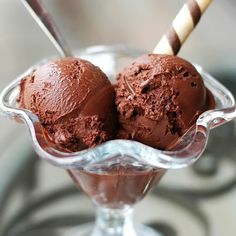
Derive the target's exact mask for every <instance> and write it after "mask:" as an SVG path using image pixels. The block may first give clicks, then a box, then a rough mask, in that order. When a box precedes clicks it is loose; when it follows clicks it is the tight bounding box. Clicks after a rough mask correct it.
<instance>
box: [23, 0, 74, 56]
mask: <svg viewBox="0 0 236 236" xmlns="http://www.w3.org/2000/svg"><path fill="white" fill-rule="evenodd" d="M21 2H22V3H23V4H24V6H25V7H26V9H27V10H28V11H29V13H30V14H31V15H32V17H33V18H34V20H35V21H36V22H37V23H38V25H39V27H40V28H41V29H42V30H43V32H44V33H45V34H46V35H47V37H48V38H49V39H50V40H51V42H52V43H53V45H54V47H55V48H56V49H57V51H58V52H59V54H60V56H61V57H71V56H72V53H71V51H70V49H69V47H68V46H67V44H66V42H65V40H64V39H63V37H62V36H61V34H60V32H59V30H58V28H57V26H56V24H55V22H54V21H53V19H52V17H51V15H50V14H49V13H48V11H47V10H46V9H45V7H44V6H43V3H42V2H41V0H21Z"/></svg>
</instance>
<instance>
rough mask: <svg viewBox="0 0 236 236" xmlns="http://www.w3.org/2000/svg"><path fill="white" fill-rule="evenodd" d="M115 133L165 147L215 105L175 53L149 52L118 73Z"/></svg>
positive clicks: (189, 67)
mask: <svg viewBox="0 0 236 236" xmlns="http://www.w3.org/2000/svg"><path fill="white" fill-rule="evenodd" d="M115 90H116V105H117V111H118V116H119V118H118V120H119V124H120V128H119V130H118V134H117V137H118V138H124V139H134V140H137V141H140V142H142V143H144V144H147V145H149V146H152V147H155V148H159V149H168V147H170V146H171V144H173V143H175V142H176V141H177V139H178V138H179V137H180V136H182V135H183V134H184V133H185V132H186V130H187V129H188V128H190V126H192V125H193V124H194V122H195V121H196V119H197V117H198V116H199V115H200V114H201V113H203V112H204V111H206V110H208V109H211V108H213V107H214V101H213V100H212V99H210V98H211V95H210V93H209V91H208V90H207V89H206V88H205V86H204V83H203V80H202V78H201V76H200V74H199V73H198V72H197V70H196V69H195V68H194V67H193V65H191V64H190V63H189V62H187V61H185V60H184V59H181V58H179V57H176V56H169V55H157V54H149V55H144V56H141V57H140V58H138V59H136V60H135V61H134V62H133V63H132V64H131V65H129V66H128V67H126V68H125V69H124V71H123V72H122V73H120V74H119V75H118V77H117V84H116V85H115Z"/></svg>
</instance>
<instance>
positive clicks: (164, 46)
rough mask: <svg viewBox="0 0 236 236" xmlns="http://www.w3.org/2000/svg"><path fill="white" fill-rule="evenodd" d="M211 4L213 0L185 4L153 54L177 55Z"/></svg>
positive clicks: (191, 1)
mask: <svg viewBox="0 0 236 236" xmlns="http://www.w3.org/2000/svg"><path fill="white" fill-rule="evenodd" d="M211 2H212V0H189V1H188V2H187V3H185V4H184V6H183V7H182V8H181V10H180V11H179V13H178V14H177V16H176V17H175V19H174V21H173V22H172V25H171V27H170V28H169V30H168V31H167V33H166V34H165V35H164V36H163V37H162V38H161V40H160V42H159V43H158V44H157V46H156V47H155V49H154V50H153V53H156V54H158V53H159V54H170V55H176V54H177V53H178V52H179V50H180V48H181V46H182V44H183V43H184V41H185V40H186V39H187V37H188V36H189V34H190V33H191V32H192V30H193V29H194V27H195V26H196V25H197V23H198V22H199V20H200V18H201V16H202V14H203V13H204V11H205V10H206V9H207V7H208V6H209V5H210V3H211Z"/></svg>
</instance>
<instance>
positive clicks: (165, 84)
mask: <svg viewBox="0 0 236 236" xmlns="http://www.w3.org/2000/svg"><path fill="white" fill-rule="evenodd" d="M19 106H20V107H21V108H25V109H28V110H30V111H32V112H33V113H35V114H36V115H37V116H38V117H39V119H40V122H41V123H42V125H43V126H44V127H45V128H46V130H47V131H48V133H49V136H50V137H51V139H52V140H53V142H54V143H55V144H56V145H57V146H58V147H62V148H65V149H67V150H69V151H79V150H82V149H86V148H89V147H94V146H96V145H98V144H101V143H102V142H105V141H107V140H110V139H115V138H121V139H132V140H136V141H139V142H142V143H144V144H146V145H149V146H151V147H154V148H159V149H169V147H170V146H172V145H173V144H174V143H175V142H176V141H177V140H178V139H179V137H181V136H182V135H183V134H184V133H185V132H186V131H187V130H188V129H189V128H190V127H191V126H192V125H193V124H194V123H195V122H196V119H197V118H198V116H199V115H200V114H201V113H203V112H204V111H206V110H209V109H211V108H213V107H214V99H213V96H212V95H211V93H210V92H209V91H208V90H207V88H206V87H205V86H204V82H203V80H202V78H201V76H200V74H199V73H198V72H197V70H196V69H195V68H194V66H193V65H192V64H190V63H189V62H187V61H186V60H184V59H182V58H180V57H176V56H170V55H158V54H147V55H143V56H141V57H139V58H137V59H136V60H134V61H133V63H131V64H130V65H128V66H127V67H126V68H125V69H124V70H123V71H122V72H121V73H120V74H119V75H118V76H117V82H116V84H115V85H112V84H111V83H110V81H109V80H108V78H107V77H106V75H105V74H104V73H103V72H102V71H101V70H100V69H99V68H98V67H96V66H94V65H93V64H91V63H90V62H88V61H86V60H82V59H78V58H63V59H58V60H54V61H50V62H48V63H46V64H44V65H42V66H41V67H39V68H38V69H36V70H34V71H33V72H32V73H31V74H30V75H28V76H27V77H26V78H24V79H23V80H22V81H21V83H20V96H19ZM115 106H116V107H115ZM117 120H118V123H117Z"/></svg>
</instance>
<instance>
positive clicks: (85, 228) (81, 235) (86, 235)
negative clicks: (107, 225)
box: [63, 223, 164, 236]
mask: <svg viewBox="0 0 236 236" xmlns="http://www.w3.org/2000/svg"><path fill="white" fill-rule="evenodd" d="M93 229H94V224H93V223H87V224H83V225H80V226H77V227H74V228H73V229H71V230H69V231H68V232H66V233H65V234H64V235H63V236H164V235H163V234H160V233H158V232H157V231H156V230H154V229H152V228H151V227H148V226H145V225H139V226H138V227H137V233H136V234H135V235H133V234H132V235H131V234H128V235H125V234H112V233H111V234H104V233H103V232H102V233H100V232H94V231H93Z"/></svg>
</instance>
